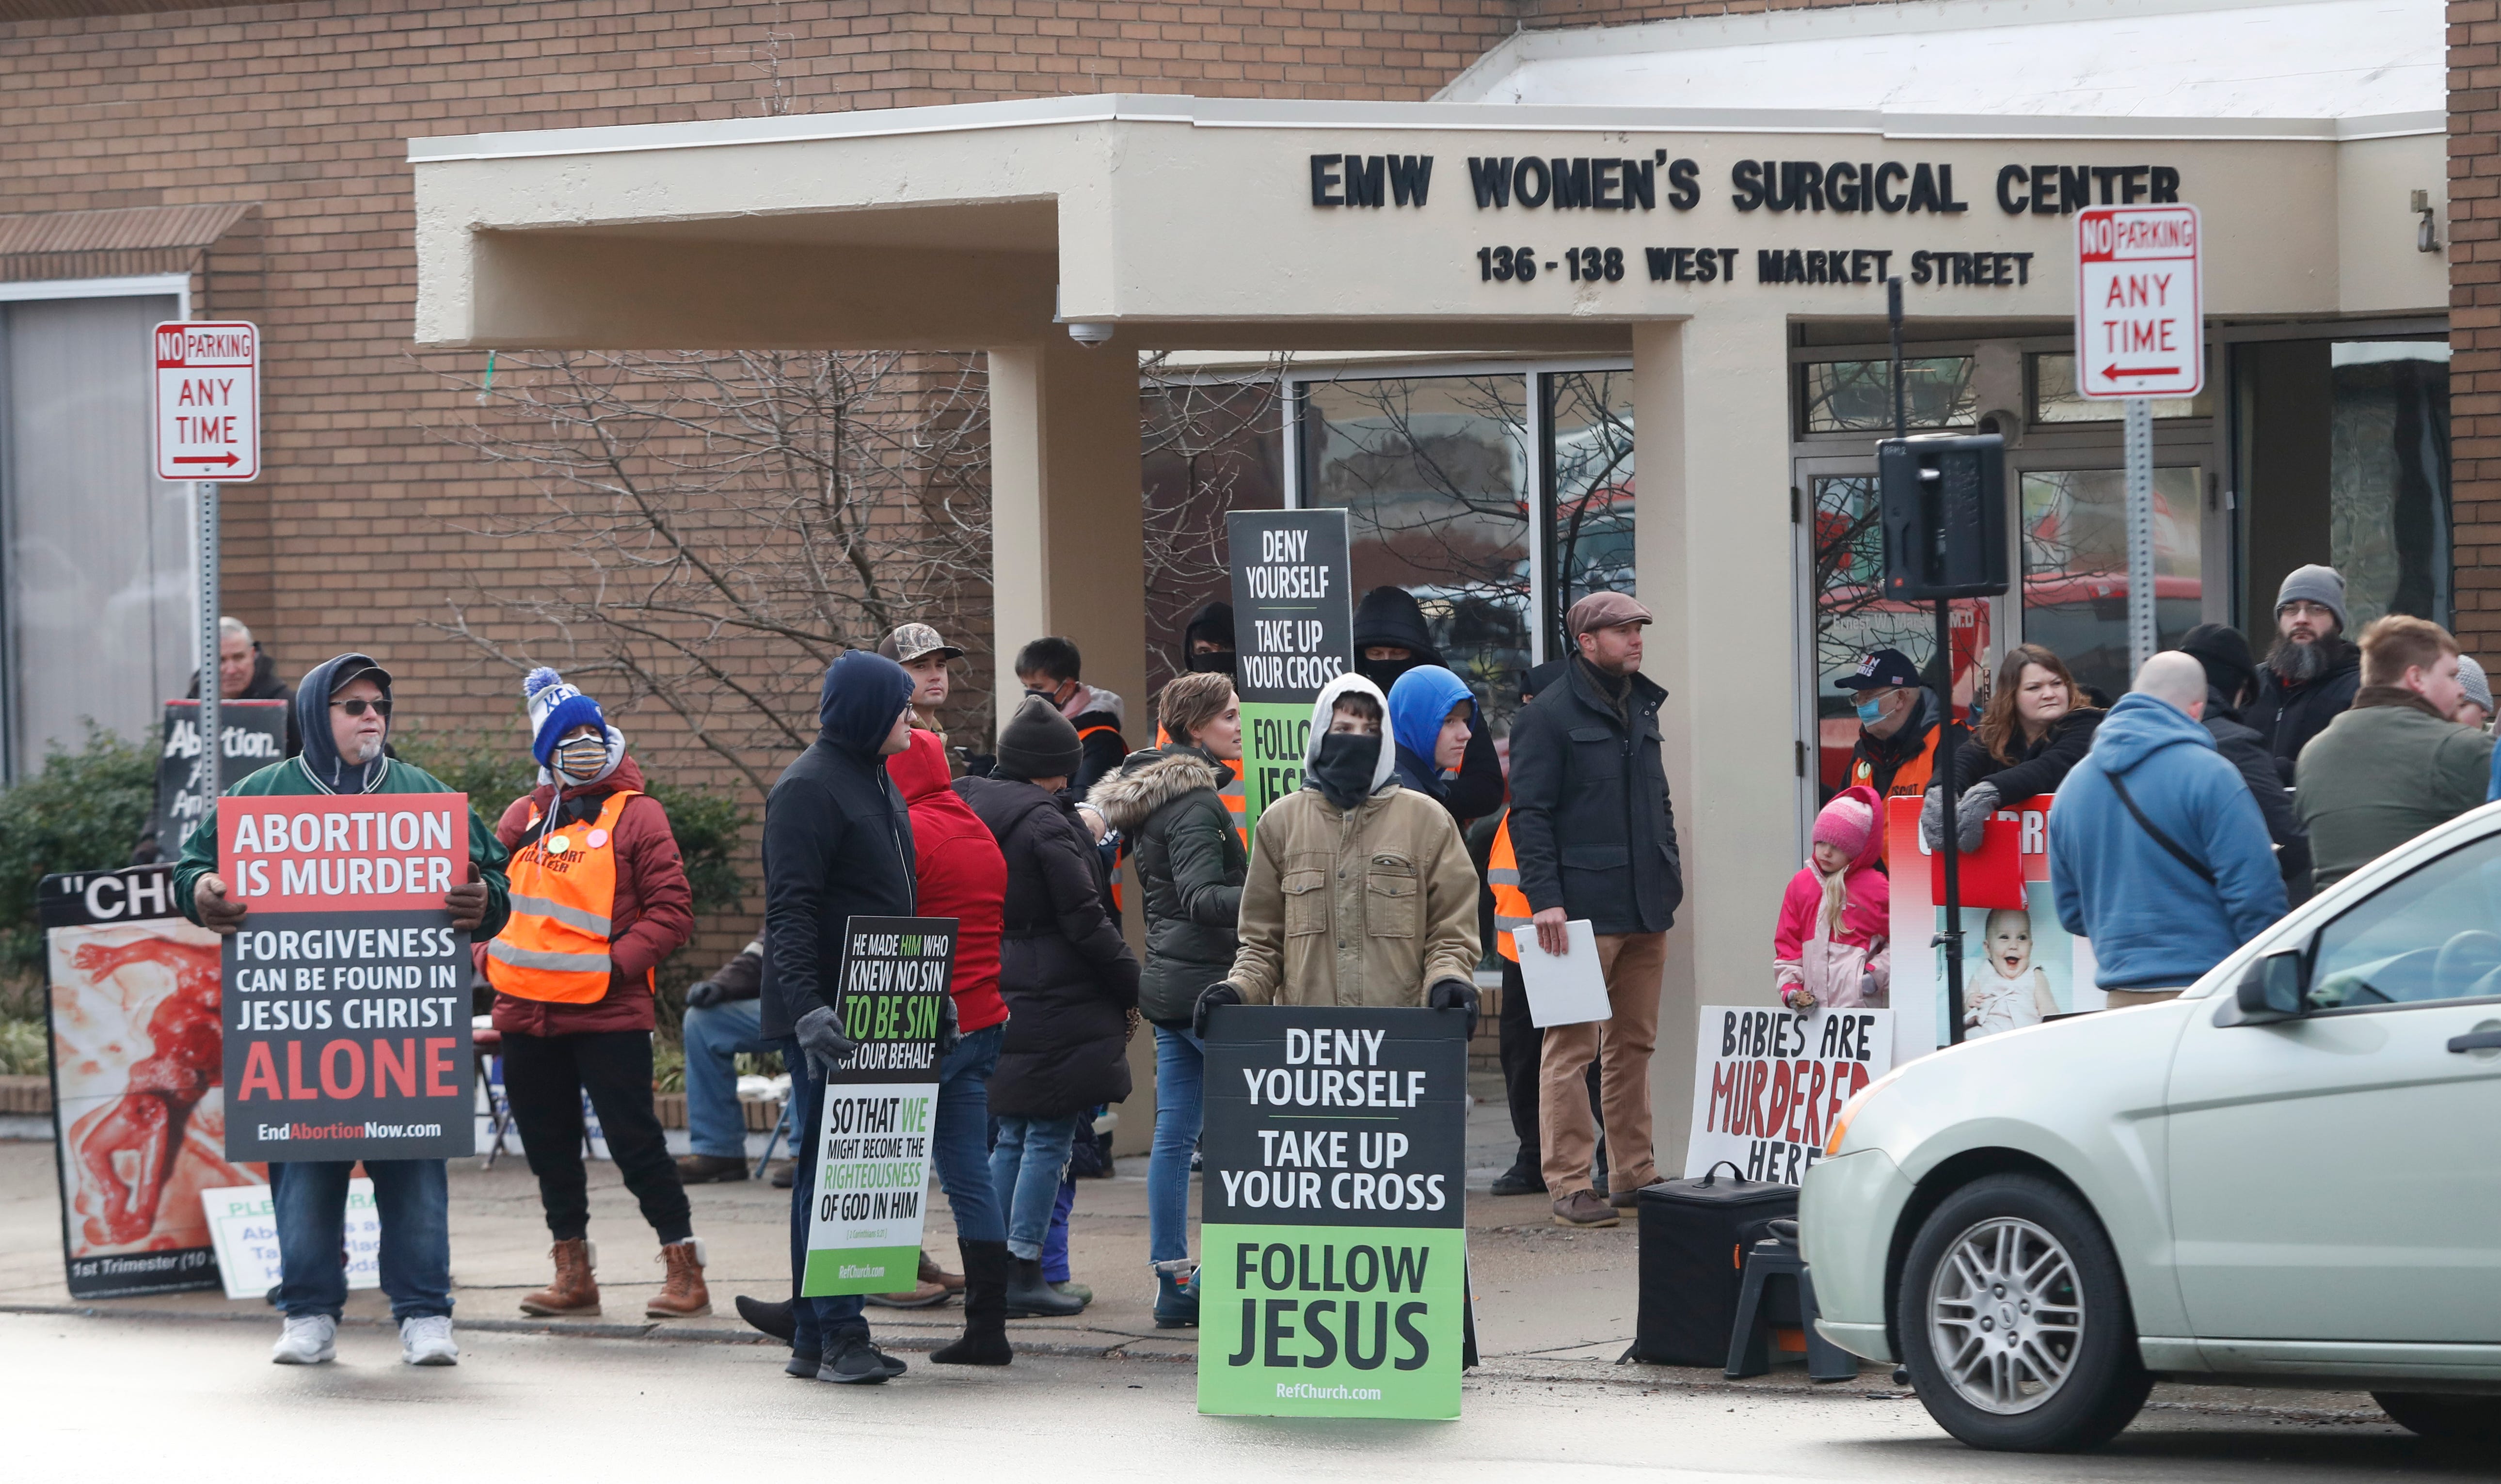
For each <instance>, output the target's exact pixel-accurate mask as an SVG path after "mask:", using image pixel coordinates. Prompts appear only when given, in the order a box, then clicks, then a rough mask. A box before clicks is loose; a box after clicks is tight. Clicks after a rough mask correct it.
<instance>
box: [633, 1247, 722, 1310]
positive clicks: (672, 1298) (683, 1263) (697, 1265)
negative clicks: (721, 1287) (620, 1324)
mask: <svg viewBox="0 0 2501 1484" xmlns="http://www.w3.org/2000/svg"><path fill="white" fill-rule="evenodd" d="M660 1261H661V1262H662V1263H664V1264H666V1265H667V1266H668V1270H669V1275H668V1278H667V1280H666V1281H665V1282H663V1283H662V1284H661V1285H660V1291H659V1292H658V1293H656V1294H653V1295H652V1296H651V1302H650V1303H646V1304H644V1305H643V1317H644V1318H646V1319H701V1318H703V1317H704V1316H705V1315H707V1314H709V1313H711V1312H712V1291H711V1290H710V1289H707V1288H705V1287H704V1276H703V1270H704V1249H703V1242H702V1241H701V1240H699V1239H697V1238H695V1237H687V1238H686V1239H685V1240H684V1241H681V1242H671V1243H670V1244H669V1245H667V1246H665V1247H662V1248H661V1249H660Z"/></svg>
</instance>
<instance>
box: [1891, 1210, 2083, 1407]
mask: <svg viewBox="0 0 2501 1484" xmlns="http://www.w3.org/2000/svg"><path fill="white" fill-rule="evenodd" d="M1928 1338H1929V1342H1930V1344H1931V1345H1932V1346H1933V1347H1934V1349H1935V1351H1936V1357H1937V1364H1938V1365H1939V1366H1941V1367H1943V1368H1944V1369H1945V1373H1946V1379H1947V1380H1948V1381H1950V1382H1951V1383H1952V1384H1953V1389H1954V1390H1955V1391H1957V1392H1959V1393H1961V1395H1962V1398H1963V1400H1964V1401H1966V1402H1970V1403H1971V1404H1972V1405H1974V1406H1977V1407H1979V1408H1980V1409H1982V1410H1983V1411H1988V1412H2028V1411H2030V1410H2032V1409H2033V1408H2034V1407H2037V1406H2040V1405H2042V1404H2043V1403H2045V1402H2048V1401H2049V1400H2050V1399H2051V1397H2054V1396H2056V1395H2057V1394H2058V1388H2059V1387H2060V1386H2061V1385H2063V1384H2065V1382H2066V1379H2067V1375H2068V1372H2069V1371H2071V1370H2072V1369H2075V1364H2076V1352H2077V1349H2078V1348H2079V1347H2080V1346H2082V1345H2083V1343H2084V1295H2083V1293H2082V1292H2081V1290H2080V1289H2079V1287H2078V1284H2077V1282H2076V1265H2075V1260H2074V1259H2072V1258H2070V1257H2069V1256H2068V1255H2067V1249H2066V1248H2064V1247H2062V1246H2060V1245H2059V1244H2058V1239H2057V1238H2056V1237H2051V1235H2050V1234H2049V1233H2048V1232H2047V1231H2044V1230H2043V1229H2042V1228H2040V1227H2037V1226H2035V1225H2033V1224H2032V1223H2031V1222H2028V1221H2021V1220H2017V1219H2016V1218H2014V1217H2010V1216H2000V1217H1996V1218H1993V1219H1991V1220H1988V1221H1984V1222H1982V1223H1980V1224H1979V1225H1978V1226H1975V1227H1973V1228H1971V1229H1970V1230H1969V1231H1966V1232H1964V1233H1963V1234H1962V1235H1961V1236H1960V1237H1955V1238H1954V1240H1953V1244H1952V1246H1951V1247H1949V1248H1948V1249H1947V1250H1946V1258H1945V1261H1944V1262H1943V1263H1941V1264H1939V1265H1938V1268H1937V1272H1936V1276H1935V1278H1934V1279H1933V1280H1932V1281H1931V1282H1930V1284H1929V1285H1928Z"/></svg>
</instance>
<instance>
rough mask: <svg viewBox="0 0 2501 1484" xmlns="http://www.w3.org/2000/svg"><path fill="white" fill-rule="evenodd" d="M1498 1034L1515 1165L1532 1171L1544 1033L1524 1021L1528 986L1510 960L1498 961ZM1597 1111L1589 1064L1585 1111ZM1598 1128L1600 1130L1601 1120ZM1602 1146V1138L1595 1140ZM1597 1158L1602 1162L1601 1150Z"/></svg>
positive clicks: (1594, 1066) (1593, 1067)
mask: <svg viewBox="0 0 2501 1484" xmlns="http://www.w3.org/2000/svg"><path fill="white" fill-rule="evenodd" d="M1494 1024H1495V1027H1496V1029H1497V1030H1498V1031H1499V1033H1500V1037H1501V1042H1500V1055H1501V1058H1502V1095H1503V1097H1504V1098H1505V1099H1506V1100H1507V1101H1508V1102H1509V1103H1510V1104H1511V1131H1512V1132H1513V1133H1514V1134H1517V1135H1518V1136H1519V1163H1520V1165H1521V1166H1522V1167H1524V1168H1526V1169H1529V1170H1535V1169H1536V1168H1538V1165H1539V1163H1540V1162H1541V1158H1542V1157H1541V1156H1540V1155H1539V1153H1538V1149H1537V1065H1538V1061H1539V1058H1540V1057H1541V1056H1542V1055H1543V1054H1544V1052H1545V1049H1546V1033H1545V1032H1544V1031H1541V1030H1539V1029H1537V1027H1536V1025H1535V1024H1533V1023H1532V1022H1531V1021H1530V1020H1529V1018H1528V986H1527V985H1525V984H1523V983H1521V982H1520V979H1519V966H1518V965H1517V964H1516V963H1513V962H1512V961H1511V960H1510V959H1504V960H1503V961H1502V1018H1501V1019H1499V1020H1497V1021H1496V1022H1495V1023H1494ZM1597 1107H1598V1063H1597V1059H1596V1058H1594V1057H1592V1058H1591V1059H1590V1061H1589V1108H1590V1112H1591V1114H1592V1115H1593V1116H1594V1115H1595V1113H1596V1111H1597ZM1598 1126H1599V1128H1600V1129H1601V1130H1604V1129H1605V1127H1606V1124H1605V1123H1604V1121H1603V1120H1602V1121H1601V1122H1600V1123H1599V1125H1598ZM1598 1137H1599V1138H1600V1140H1601V1142H1602V1145H1603V1141H1604V1139H1605V1138H1606V1135H1605V1134H1604V1133H1603V1132H1602V1133H1601V1134H1600V1135H1599V1136H1598ZM1598 1158H1599V1159H1600V1160H1602V1161H1603V1160H1604V1159H1605V1158H1606V1153H1605V1150H1604V1148H1603V1147H1601V1149H1600V1151H1599V1155H1598Z"/></svg>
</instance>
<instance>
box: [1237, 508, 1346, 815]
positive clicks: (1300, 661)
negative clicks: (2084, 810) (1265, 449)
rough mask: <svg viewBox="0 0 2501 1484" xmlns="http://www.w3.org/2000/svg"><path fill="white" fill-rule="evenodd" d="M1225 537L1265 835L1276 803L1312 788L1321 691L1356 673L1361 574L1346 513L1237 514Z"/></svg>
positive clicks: (1248, 740)
mask: <svg viewBox="0 0 2501 1484" xmlns="http://www.w3.org/2000/svg"><path fill="white" fill-rule="evenodd" d="M1224 533H1225V540H1226V542H1227V543H1228V548H1227V549H1228V551H1229V553H1230V555H1231V558H1232V566H1233V633H1234V640H1235V644H1236V648H1235V651H1234V652H1235V656H1236V658H1235V660H1234V672H1235V676H1236V678H1235V682H1234V683H1235V686H1236V693H1237V694H1238V695H1239V696H1240V697H1241V700H1242V782H1243V788H1244V791H1245V794H1246V796H1247V801H1248V806H1249V807H1248V809H1247V810H1246V812H1247V814H1248V816H1249V821H1250V827H1251V829H1252V830H1254V831H1255V830H1256V829H1257V828H1258V822H1259V815H1260V813H1261V812H1262V811H1263V810H1265V809H1266V808H1268V806H1269V805H1271V804H1274V803H1276V802H1277V801H1278V800H1279V799H1282V798H1284V797H1285V796H1286V795H1287V794H1290V793H1294V792H1297V791H1298V790H1300V789H1301V788H1302V786H1303V742H1304V739H1305V738H1306V737H1307V736H1308V735H1309V734H1310V732H1311V724H1312V703H1313V702H1315V701H1317V700H1318V699H1319V694H1320V687H1322V686H1324V685H1326V684H1328V682H1329V681H1331V680H1334V679H1336V678H1337V677H1338V676H1342V675H1344V674H1346V673H1347V672H1348V671H1350V670H1352V669H1353V668H1354V610H1353V606H1352V605H1353V599H1352V597H1351V589H1352V587H1353V583H1354V577H1353V573H1352V569H1351V567H1350V566H1349V564H1348V558H1347V537H1346V511H1342V510H1335V511H1233V512H1232V513H1230V514H1228V515H1226V516H1225V517H1224Z"/></svg>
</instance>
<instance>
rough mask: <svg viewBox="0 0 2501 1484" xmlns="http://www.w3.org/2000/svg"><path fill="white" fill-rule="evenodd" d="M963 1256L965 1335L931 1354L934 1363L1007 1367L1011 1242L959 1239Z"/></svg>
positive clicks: (1012, 1356)
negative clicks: (1009, 1254)
mask: <svg viewBox="0 0 2501 1484" xmlns="http://www.w3.org/2000/svg"><path fill="white" fill-rule="evenodd" d="M955 1250H956V1251H957V1252H959V1253H962V1254H963V1258H964V1337H963V1338H961V1339H959V1340H957V1341H955V1342H954V1343H953V1344H951V1345H949V1346H947V1347H946V1348H945V1349H943V1350H940V1351H938V1352H937V1353H936V1354H934V1355H932V1356H930V1357H929V1363H930V1364H931V1365H933V1366H1004V1365H1007V1364H1008V1363H1009V1362H1010V1361H1013V1360H1015V1359H1016V1352H1015V1351H1013V1350H1011V1349H1010V1348H1009V1347H1008V1244H1007V1243H1006V1242H1003V1241H971V1240H967V1239H965V1238H961V1237H959V1238H957V1239H956V1242H955Z"/></svg>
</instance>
